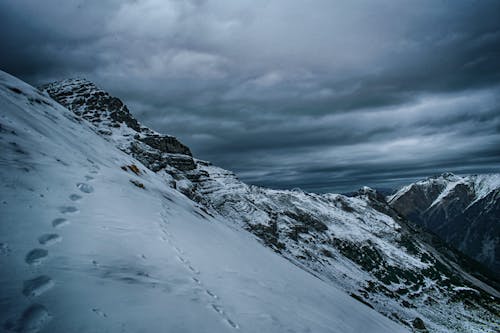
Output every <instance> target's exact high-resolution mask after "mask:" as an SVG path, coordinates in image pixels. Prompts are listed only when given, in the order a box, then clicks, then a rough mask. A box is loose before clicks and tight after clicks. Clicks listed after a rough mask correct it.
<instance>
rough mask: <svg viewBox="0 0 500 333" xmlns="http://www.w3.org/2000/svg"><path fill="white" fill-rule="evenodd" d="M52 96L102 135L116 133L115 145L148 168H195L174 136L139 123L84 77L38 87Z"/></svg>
mask: <svg viewBox="0 0 500 333" xmlns="http://www.w3.org/2000/svg"><path fill="white" fill-rule="evenodd" d="M41 89H42V90H44V91H46V92H47V93H48V94H49V95H50V96H51V97H52V98H53V99H55V100H56V101H57V102H59V103H60V104H61V105H63V106H65V107H66V108H68V109H69V110H71V111H73V112H74V113H75V114H76V115H78V116H80V117H82V118H83V119H86V120H88V121H89V122H90V123H92V124H93V125H94V126H95V129H96V131H97V132H98V133H99V134H101V135H105V136H112V134H114V133H115V134H116V135H115V138H116V139H117V140H118V141H119V142H118V146H119V148H120V149H122V150H123V151H126V152H128V153H130V154H132V155H133V156H134V157H135V158H137V159H138V160H140V161H141V162H142V163H143V164H144V165H146V166H147V167H148V168H150V169H151V170H153V171H155V172H157V171H160V170H162V169H166V170H169V171H171V170H170V168H167V167H174V168H176V169H178V170H181V171H188V170H193V169H195V167H196V165H195V163H194V160H193V158H192V154H191V151H190V149H189V148H188V147H187V146H186V145H184V144H182V143H181V142H180V141H179V140H177V138H175V137H173V136H170V135H163V134H159V133H157V132H155V131H153V130H151V129H149V128H147V127H144V126H141V124H140V123H139V122H138V121H137V120H136V119H135V118H134V117H133V116H132V114H131V113H130V111H129V109H128V108H127V106H126V105H125V104H124V103H123V102H122V101H121V100H120V99H118V98H116V97H113V96H111V95H110V94H108V93H107V92H105V91H104V90H102V89H100V88H99V87H97V86H96V85H95V84H94V83H92V82H90V81H87V80H85V79H68V80H64V81H58V82H53V83H50V84H47V85H44V86H42V87H41Z"/></svg>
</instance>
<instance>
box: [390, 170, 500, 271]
mask: <svg viewBox="0 0 500 333" xmlns="http://www.w3.org/2000/svg"><path fill="white" fill-rule="evenodd" d="M387 200H388V201H389V203H390V205H391V206H392V207H393V208H395V209H396V210H398V211H399V212H400V213H402V214H403V215H405V216H406V217H407V218H408V219H410V220H411V221H413V222H415V223H418V224H420V225H422V226H424V227H426V228H427V229H429V230H431V231H433V232H434V233H436V234H437V235H439V236H440V237H441V238H443V239H444V240H446V241H447V242H448V243H450V244H452V245H453V246H455V247H456V248H457V249H459V250H461V251H462V252H464V253H466V254H468V255H469V256H471V257H472V258H474V259H476V260H478V261H479V262H482V263H483V264H485V265H486V266H487V267H488V268H490V269H491V270H492V271H493V272H495V273H496V274H497V275H498V274H500V225H499V223H498V222H499V217H500V175H499V174H490V175H469V176H457V175H454V174H451V173H445V174H442V175H440V176H437V177H431V178H428V179H426V180H422V181H419V182H416V183H414V184H410V185H408V186H405V187H403V188H402V189H400V190H399V191H398V192H396V193H395V194H394V195H392V196H389V197H388V198H387Z"/></svg>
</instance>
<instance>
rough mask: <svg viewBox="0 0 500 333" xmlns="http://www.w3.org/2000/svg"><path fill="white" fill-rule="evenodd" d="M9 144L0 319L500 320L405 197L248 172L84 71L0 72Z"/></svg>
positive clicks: (401, 325) (155, 323)
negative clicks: (226, 164)
mask: <svg viewBox="0 0 500 333" xmlns="http://www.w3.org/2000/svg"><path fill="white" fill-rule="evenodd" d="M0 145H1V151H2V154H1V155H0V163H1V166H2V168H1V169H0V173H1V176H0V177H1V179H2V191H1V192H0V207H1V210H0V214H1V215H0V216H1V223H0V243H1V244H0V267H1V274H0V288H1V289H0V324H1V327H2V330H3V331H5V332H235V331H241V332H339V333H340V332H342V333H344V332H384V333H385V332H412V331H413V332H498V331H499V330H500V316H499V313H500V293H499V292H498V290H499V286H500V283H499V281H498V280H497V279H496V277H495V276H492V275H491V274H490V273H489V271H487V270H482V269H481V266H479V265H476V262H475V261H473V260H470V259H468V257H466V256H464V255H462V254H461V252H459V251H456V250H454V249H453V248H450V247H448V246H447V245H445V243H443V242H441V241H440V240H439V239H438V238H437V237H435V236H434V235H433V234H431V233H428V232H426V231H425V230H424V229H423V228H421V227H420V226H417V225H415V224H413V223H411V222H409V221H408V220H407V218H406V217H405V216H404V215H406V216H408V217H409V218H411V219H413V215H411V214H409V211H406V210H401V209H400V208H401V207H399V206H397V205H396V204H395V200H396V201H397V198H396V197H392V198H391V200H390V202H391V205H389V204H388V203H387V201H386V199H385V197H384V196H383V195H381V194H379V193H377V192H376V191H375V190H373V189H370V188H367V187H365V188H362V189H360V190H359V191H358V192H357V193H355V194H354V195H353V196H350V197H347V196H344V195H340V194H314V193H305V192H302V191H284V190H271V189H266V188H261V187H256V186H251V185H247V184H245V183H243V182H241V181H239V180H238V178H237V177H236V176H235V175H234V174H233V173H232V172H230V171H227V170H224V169H221V168H218V167H216V166H214V165H212V164H211V163H210V162H206V161H202V160H199V159H196V158H194V157H193V156H192V153H191V151H190V149H189V148H188V147H187V146H185V145H184V144H182V143H181V142H180V141H179V140H177V139H176V138H175V137H173V136H169V135H164V134H160V133H157V132H155V131H154V130H152V129H149V128H147V127H145V126H143V125H141V124H140V123H139V122H138V121H137V120H136V119H135V118H134V117H133V115H132V114H131V113H130V112H129V110H128V108H127V106H126V105H124V104H123V102H122V101H120V100H119V99H118V98H116V97H113V96H111V95H109V94H108V93H107V92H105V91H104V90H102V89H100V88H99V87H97V86H96V85H95V84H93V83H91V82H89V81H87V80H85V79H70V80H64V81H60V82H54V83H51V84H48V85H45V86H43V87H41V88H40V90H38V89H36V88H33V87H31V86H30V85H28V84H26V83H23V82H22V81H20V80H18V79H16V78H14V77H12V76H10V75H8V74H6V73H3V72H1V74H0ZM479 178H480V177H479V176H478V177H477V179H479ZM478 182H481V181H480V180H478ZM488 182H490V181H489V180H488ZM475 184H476V183H475ZM484 184H485V183H484ZM488 186H489V185H488ZM440 193H443V191H442V190H441V191H440ZM482 193H483V190H477V191H476V192H474V194H470V195H471V198H472V196H474V195H475V196H474V197H473V198H472V199H471V201H470V202H469V203H468V204H467V206H470V208H469V209H473V208H474V207H475V208H474V209H477V210H482V209H485V207H487V205H486V204H484V206H478V204H479V203H480V202H481V200H483V199H484V200H486V199H487V197H488V196H489V195H490V194H491V193H490V194H487V195H485V196H482ZM495 195H496V197H498V191H497V192H496V194H493V195H492V198H493V197H495ZM438 196H439V194H438ZM400 197H401V196H400ZM436 197H437V196H436ZM445 197H448V196H447V195H445ZM496 197H495V198H496ZM426 200H427V198H426ZM434 200H436V199H433V200H432V202H434ZM443 200H444V199H443ZM445 201H446V200H444V201H443V202H445ZM432 202H431V203H432ZM423 207H424V205H422V209H423ZM446 207H448V206H446ZM395 208H396V209H395ZM419 209H421V208H420V206H419ZM443 209H444V208H443ZM446 209H448V208H446ZM453 211H455V210H453ZM472 211H473V210H471V212H472ZM399 212H401V213H402V214H404V215H401V214H400V213H399ZM419 212H420V211H419ZM465 212H466V213H467V211H465ZM471 214H472V213H471ZM465 215H467V214H465ZM471 216H472V215H471ZM480 222H481V223H483V222H482V220H481V221H480ZM450 223H452V222H450ZM453 223H454V222H453ZM484 223H485V225H486V224H487V223H489V222H488V221H485V222H484ZM464 224H465V222H464ZM473 236H474V235H471V236H470V237H473ZM490 236H494V235H490ZM474 237H475V236H474ZM468 239H469V238H468ZM496 244H498V242H497V243H496ZM478 251H480V252H481V251H482V252H481V253H489V252H488V251H487V250H484V249H481V250H478ZM484 251H486V252H484ZM478 253H479V252H478Z"/></svg>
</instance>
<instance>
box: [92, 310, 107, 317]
mask: <svg viewBox="0 0 500 333" xmlns="http://www.w3.org/2000/svg"><path fill="white" fill-rule="evenodd" d="M92 312H94V313H95V314H96V315H98V316H101V317H103V318H108V315H107V314H106V313H104V312H103V311H102V310H101V309H98V308H94V309H92Z"/></svg>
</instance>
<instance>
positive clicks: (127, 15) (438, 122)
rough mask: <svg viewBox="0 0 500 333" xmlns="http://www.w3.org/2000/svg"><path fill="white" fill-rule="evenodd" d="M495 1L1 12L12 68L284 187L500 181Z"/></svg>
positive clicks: (102, 6)
mask: <svg viewBox="0 0 500 333" xmlns="http://www.w3.org/2000/svg"><path fill="white" fill-rule="evenodd" d="M498 17H500V3H499V2H497V1H473V0H461V1H446V0H443V1H434V0H433V1H430V0H429V1H419V2H416V1H395V0H394V1H389V0H386V1H377V2H374V1H326V0H324V1H314V2H307V3H306V2H304V1H293V2H292V1H284V0H283V1H237V2H233V1H201V0H200V1H180V0H172V1H160V0H142V1H141V0H137V1H105V2H104V1H64V2H59V1H43V2H40V1H34V0H33V1H22V0H17V1H4V2H2V3H1V4H0V22H1V23H0V28H1V29H2V32H3V33H2V34H1V35H0V41H1V45H2V50H3V51H2V52H1V53H0V65H1V67H2V69H4V70H6V71H9V72H11V73H12V74H14V75H18V76H20V77H21V78H23V79H25V80H27V81H29V82H31V83H33V84H39V83H43V82H46V81H49V80H52V79H60V78H65V77H68V76H85V77H87V78H89V79H91V80H94V81H96V82H97V83H98V84H99V85H101V86H102V87H103V88H105V89H107V90H109V91H110V92H112V93H113V94H115V95H117V96H119V97H121V98H122V99H123V100H125V102H126V103H127V104H129V106H130V108H131V110H132V111H133V112H134V113H135V114H136V115H138V117H139V118H140V120H141V121H142V122H144V123H145V124H148V125H151V126H153V127H154V128H155V129H156V130H159V131H162V132H167V133H171V134H174V135H177V136H178V137H180V138H181V140H183V141H185V142H186V143H187V144H188V145H190V146H191V148H192V149H193V151H194V153H195V155H196V156H198V157H200V158H202V159H208V160H212V161H213V162H214V163H215V164H218V165H221V166H223V167H226V168H228V169H231V170H234V171H236V172H237V174H238V175H239V176H240V177H241V178H242V179H244V180H247V181H249V182H251V183H255V184H262V185H268V186H273V187H284V188H293V187H302V188H304V189H308V190H315V191H331V190H334V191H347V190H351V189H354V188H356V187H359V186H361V185H371V186H381V187H391V186H396V185H399V184H401V183H404V182H407V181H410V180H413V179H415V178H419V177H422V176H427V175H430V174H435V173H437V172H442V171H455V172H459V173H468V172H490V171H499V170H500V168H499V162H500V151H499V148H498V147H500V110H499V105H500V104H499V98H498V97H497V96H500V60H499V59H500V24H499V23H498Z"/></svg>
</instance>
